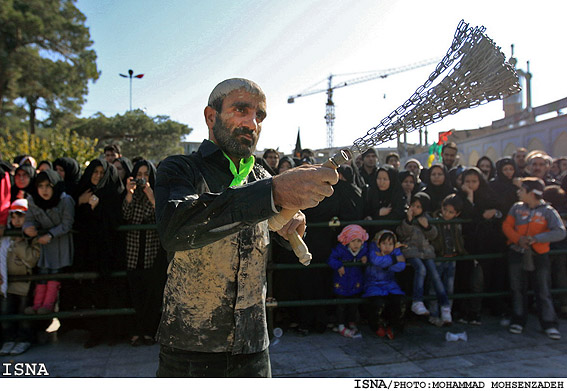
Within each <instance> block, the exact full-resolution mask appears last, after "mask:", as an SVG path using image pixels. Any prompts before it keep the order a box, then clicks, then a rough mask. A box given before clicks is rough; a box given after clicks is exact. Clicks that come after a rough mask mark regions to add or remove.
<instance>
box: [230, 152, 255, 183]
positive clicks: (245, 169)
mask: <svg viewBox="0 0 567 391" xmlns="http://www.w3.org/2000/svg"><path fill="white" fill-rule="evenodd" d="M222 154H223V155H224V157H226V158H227V160H228V163H229V164H230V166H229V167H230V172H231V173H232V175H233V176H234V179H233V180H232V182H230V186H239V185H241V184H242V182H244V180H245V179H246V178H247V177H248V174H250V171H252V167H254V162H255V161H256V159H255V158H254V155H250V157H249V158H247V159H240V164H239V170H238V171H237V170H236V166H235V165H234V162H233V161H232V160H231V159H230V158H229V157H228V155H227V154H226V153H225V152H224V151H222Z"/></svg>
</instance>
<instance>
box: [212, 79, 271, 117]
mask: <svg viewBox="0 0 567 391" xmlns="http://www.w3.org/2000/svg"><path fill="white" fill-rule="evenodd" d="M240 89H244V90H246V91H248V92H250V93H251V94H256V95H260V96H261V97H262V98H264V100H265V99H266V95H265V94H264V91H262V89H261V88H260V86H259V85H258V84H256V83H254V82H253V81H252V80H248V79H241V78H234V79H227V80H225V81H221V82H220V83H219V84H217V86H216V87H215V88H214V89H213V91H212V92H211V95H209V102H208V105H209V106H210V107H212V108H213V109H215V110H216V111H217V112H219V113H220V112H221V111H222V102H223V100H224V98H225V97H226V96H227V95H228V94H230V93H231V92H232V91H236V90H240Z"/></svg>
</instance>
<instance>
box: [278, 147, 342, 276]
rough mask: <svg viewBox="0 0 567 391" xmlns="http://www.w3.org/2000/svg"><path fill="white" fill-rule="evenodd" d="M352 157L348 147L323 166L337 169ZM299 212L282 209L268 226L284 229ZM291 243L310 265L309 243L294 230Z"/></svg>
mask: <svg viewBox="0 0 567 391" xmlns="http://www.w3.org/2000/svg"><path fill="white" fill-rule="evenodd" d="M351 158H352V152H351V151H350V150H348V149H341V150H340V151H339V152H338V153H337V154H336V155H334V156H333V157H331V158H329V160H327V161H326V162H325V163H323V167H328V168H332V169H335V170H336V169H337V168H338V167H339V166H340V165H341V164H343V163H346V162H347V161H349V160H350V159H351ZM297 212H299V211H298V210H291V209H282V210H281V212H280V213H278V214H277V215H275V216H272V217H270V219H269V220H268V227H269V228H270V230H271V231H279V230H280V229H282V227H283V226H284V225H286V224H287V222H288V221H289V220H291V219H292V217H293V216H295V214H296V213H297ZM288 239H289V244H291V248H292V249H293V252H294V253H295V255H297V258H299V262H301V263H302V264H303V265H305V266H308V265H309V264H310V263H311V259H312V256H311V253H310V252H309V249H308V248H307V245H306V244H305V242H304V241H303V239H301V237H300V236H299V234H298V233H297V232H294V233H293V234H292V235H290V237H289V238H288Z"/></svg>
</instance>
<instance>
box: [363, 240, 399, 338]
mask: <svg viewBox="0 0 567 391" xmlns="http://www.w3.org/2000/svg"><path fill="white" fill-rule="evenodd" d="M400 246H402V245H401V244H399V243H396V235H395V234H394V233H393V232H392V231H389V230H382V231H380V232H378V233H377V234H376V236H375V237H374V240H373V241H372V243H370V246H369V249H368V260H369V262H368V264H367V267H366V272H365V276H364V294H363V295H362V296H363V297H368V298H370V312H369V321H370V322H369V323H370V328H371V329H372V331H373V332H375V333H376V335H378V336H379V337H383V336H387V337H388V338H389V339H394V330H396V332H398V331H401V330H402V329H403V323H402V319H403V317H404V314H405V312H406V301H405V293H404V292H403V291H402V289H401V288H400V286H399V285H398V284H397V283H396V279H395V273H398V272H401V271H403V270H404V269H405V268H406V259H405V258H404V256H403V255H402V252H401V251H400V249H399V247H400Z"/></svg>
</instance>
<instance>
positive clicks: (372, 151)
mask: <svg viewBox="0 0 567 391" xmlns="http://www.w3.org/2000/svg"><path fill="white" fill-rule="evenodd" d="M366 155H376V156H378V154H377V153H376V150H375V149H374V148H368V149H367V150H366V151H364V153H363V154H362V158H363V159H364V158H365V157H366Z"/></svg>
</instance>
